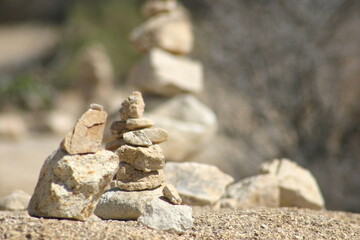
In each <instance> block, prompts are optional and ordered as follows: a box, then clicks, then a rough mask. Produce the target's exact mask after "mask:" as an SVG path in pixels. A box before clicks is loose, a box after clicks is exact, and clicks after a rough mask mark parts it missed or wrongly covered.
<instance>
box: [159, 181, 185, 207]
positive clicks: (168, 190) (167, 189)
mask: <svg viewBox="0 0 360 240" xmlns="http://www.w3.org/2000/svg"><path fill="white" fill-rule="evenodd" d="M163 195H164V197H165V198H166V199H167V200H169V202H171V203H172V204H175V205H179V204H181V202H182V199H181V197H180V195H179V193H178V191H177V190H176V188H175V186H174V185H172V184H168V183H167V184H166V185H165V186H164V189H163Z"/></svg>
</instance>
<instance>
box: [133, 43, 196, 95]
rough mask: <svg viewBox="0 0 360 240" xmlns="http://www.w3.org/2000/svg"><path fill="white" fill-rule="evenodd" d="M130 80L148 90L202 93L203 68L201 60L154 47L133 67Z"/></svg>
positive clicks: (157, 92) (170, 92)
mask: <svg viewBox="0 0 360 240" xmlns="http://www.w3.org/2000/svg"><path fill="white" fill-rule="evenodd" d="M129 82H130V83H131V84H133V85H135V86H137V87H139V88H140V89H142V90H143V91H145V92H149V93H155V94H160V95H165V96H173V95H175V94H178V93H184V92H190V93H199V92H201V91H202V89H203V70H202V65H201V64H200V63H199V62H197V61H194V60H190V59H188V58H185V57H179V56H173V55H171V54H169V53H167V52H165V51H162V50H160V49H153V50H151V51H150V52H149V53H148V54H147V55H145V56H144V58H143V59H142V60H141V61H140V62H139V63H138V64H137V65H136V66H135V67H134V68H133V70H132V71H131V74H130V77H129Z"/></svg>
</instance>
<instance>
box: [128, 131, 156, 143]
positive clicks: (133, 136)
mask: <svg viewBox="0 0 360 240" xmlns="http://www.w3.org/2000/svg"><path fill="white" fill-rule="evenodd" d="M123 138H124V141H125V142H126V143H128V144H130V145H133V146H140V147H149V146H151V145H152V142H151V141H150V139H149V138H148V137H147V136H146V134H145V133H144V132H143V131H142V130H135V131H131V132H126V133H124V134H123Z"/></svg>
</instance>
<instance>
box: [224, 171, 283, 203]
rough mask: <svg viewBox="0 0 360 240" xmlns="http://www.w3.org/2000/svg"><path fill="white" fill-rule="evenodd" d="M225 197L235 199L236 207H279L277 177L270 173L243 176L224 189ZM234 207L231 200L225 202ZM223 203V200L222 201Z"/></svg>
mask: <svg viewBox="0 0 360 240" xmlns="http://www.w3.org/2000/svg"><path fill="white" fill-rule="evenodd" d="M226 197H227V198H229V199H235V201H236V205H235V207H236V208H238V209H246V208H255V207H279V206H280V192H279V187H278V179H277V177H275V176H274V175H272V174H261V175H257V176H253V177H249V178H245V179H243V180H241V181H239V182H237V183H235V184H233V185H230V186H229V187H228V189H227V190H226ZM226 204H229V206H231V207H234V206H233V205H234V204H233V203H232V202H231V201H229V202H227V203H226ZM223 205H225V202H223Z"/></svg>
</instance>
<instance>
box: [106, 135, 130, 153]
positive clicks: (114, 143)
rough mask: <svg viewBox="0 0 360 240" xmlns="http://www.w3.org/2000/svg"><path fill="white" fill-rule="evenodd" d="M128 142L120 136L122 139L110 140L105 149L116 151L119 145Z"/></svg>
mask: <svg viewBox="0 0 360 240" xmlns="http://www.w3.org/2000/svg"><path fill="white" fill-rule="evenodd" d="M124 144H126V142H125V141H124V139H122V138H120V139H115V140H112V141H110V142H108V143H107V144H106V145H105V149H106V150H109V151H113V152H114V151H116V150H117V149H118V148H119V147H121V146H122V145H124Z"/></svg>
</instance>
